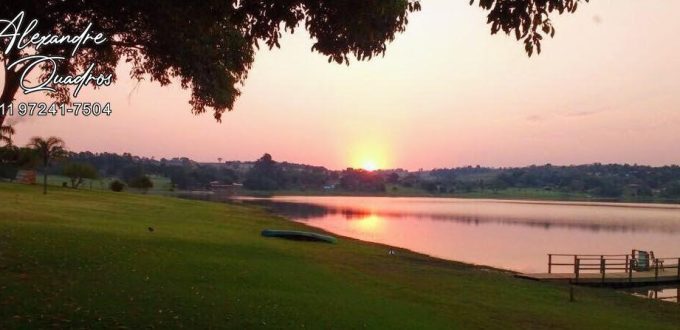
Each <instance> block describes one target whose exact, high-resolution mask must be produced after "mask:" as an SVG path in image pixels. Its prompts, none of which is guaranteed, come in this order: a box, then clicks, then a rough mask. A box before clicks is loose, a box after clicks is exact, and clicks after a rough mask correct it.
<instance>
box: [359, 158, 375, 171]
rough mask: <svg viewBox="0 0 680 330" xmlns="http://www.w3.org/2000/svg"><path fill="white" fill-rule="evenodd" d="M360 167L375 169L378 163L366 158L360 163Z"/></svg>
mask: <svg viewBox="0 0 680 330" xmlns="http://www.w3.org/2000/svg"><path fill="white" fill-rule="evenodd" d="M361 168H363V169H364V170H366V171H375V170H377V169H378V164H376V162H375V161H372V160H366V161H364V163H363V164H362V165H361Z"/></svg>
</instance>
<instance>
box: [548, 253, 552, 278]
mask: <svg viewBox="0 0 680 330" xmlns="http://www.w3.org/2000/svg"><path fill="white" fill-rule="evenodd" d="M550 273H552V254H548V274H550Z"/></svg>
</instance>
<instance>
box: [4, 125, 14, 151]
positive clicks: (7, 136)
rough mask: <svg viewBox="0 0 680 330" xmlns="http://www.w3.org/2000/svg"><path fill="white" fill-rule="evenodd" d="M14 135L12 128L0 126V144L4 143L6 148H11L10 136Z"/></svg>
mask: <svg viewBox="0 0 680 330" xmlns="http://www.w3.org/2000/svg"><path fill="white" fill-rule="evenodd" d="M14 134H16V131H14V127H12V126H10V125H7V126H0V142H4V143H5V144H6V145H7V146H10V147H11V146H12V135H14Z"/></svg>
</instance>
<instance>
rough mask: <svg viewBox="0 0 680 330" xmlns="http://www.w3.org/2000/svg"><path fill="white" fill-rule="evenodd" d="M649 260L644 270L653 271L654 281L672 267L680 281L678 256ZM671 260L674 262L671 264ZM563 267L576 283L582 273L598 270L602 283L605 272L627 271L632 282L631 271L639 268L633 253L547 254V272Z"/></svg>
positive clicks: (679, 260)
mask: <svg viewBox="0 0 680 330" xmlns="http://www.w3.org/2000/svg"><path fill="white" fill-rule="evenodd" d="M648 260H649V259H648ZM650 261H651V262H649V266H648V267H647V268H646V269H645V270H644V271H650V272H651V271H653V272H654V281H658V279H659V272H660V271H661V272H663V273H665V272H666V270H669V271H672V270H673V269H675V275H676V276H677V279H678V281H680V258H675V257H673V258H655V259H652V260H650ZM672 262H675V264H671V263H672ZM564 267H568V268H569V269H571V270H572V271H573V274H574V281H575V282H577V283H578V281H579V277H580V276H581V275H582V274H593V273H595V274H597V273H598V272H599V273H600V275H601V281H602V282H603V283H604V282H605V277H606V274H607V273H609V274H611V273H619V274H621V273H623V274H625V273H627V274H628V282H632V281H633V277H634V276H633V271H636V270H640V268H639V265H638V260H637V259H636V258H635V257H634V254H632V255H630V254H556V253H550V254H548V273H549V274H551V273H553V270H554V268H558V269H559V268H564ZM665 276H668V275H665Z"/></svg>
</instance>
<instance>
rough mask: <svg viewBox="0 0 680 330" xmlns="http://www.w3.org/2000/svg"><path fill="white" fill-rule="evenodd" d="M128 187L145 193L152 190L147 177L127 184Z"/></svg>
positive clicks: (151, 183) (151, 184)
mask: <svg viewBox="0 0 680 330" xmlns="http://www.w3.org/2000/svg"><path fill="white" fill-rule="evenodd" d="M129 185H130V187H132V188H137V189H142V190H144V191H147V190H149V189H151V188H153V181H151V179H150V178H149V177H148V176H141V177H138V178H135V179H133V180H131V181H130V182H129Z"/></svg>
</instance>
